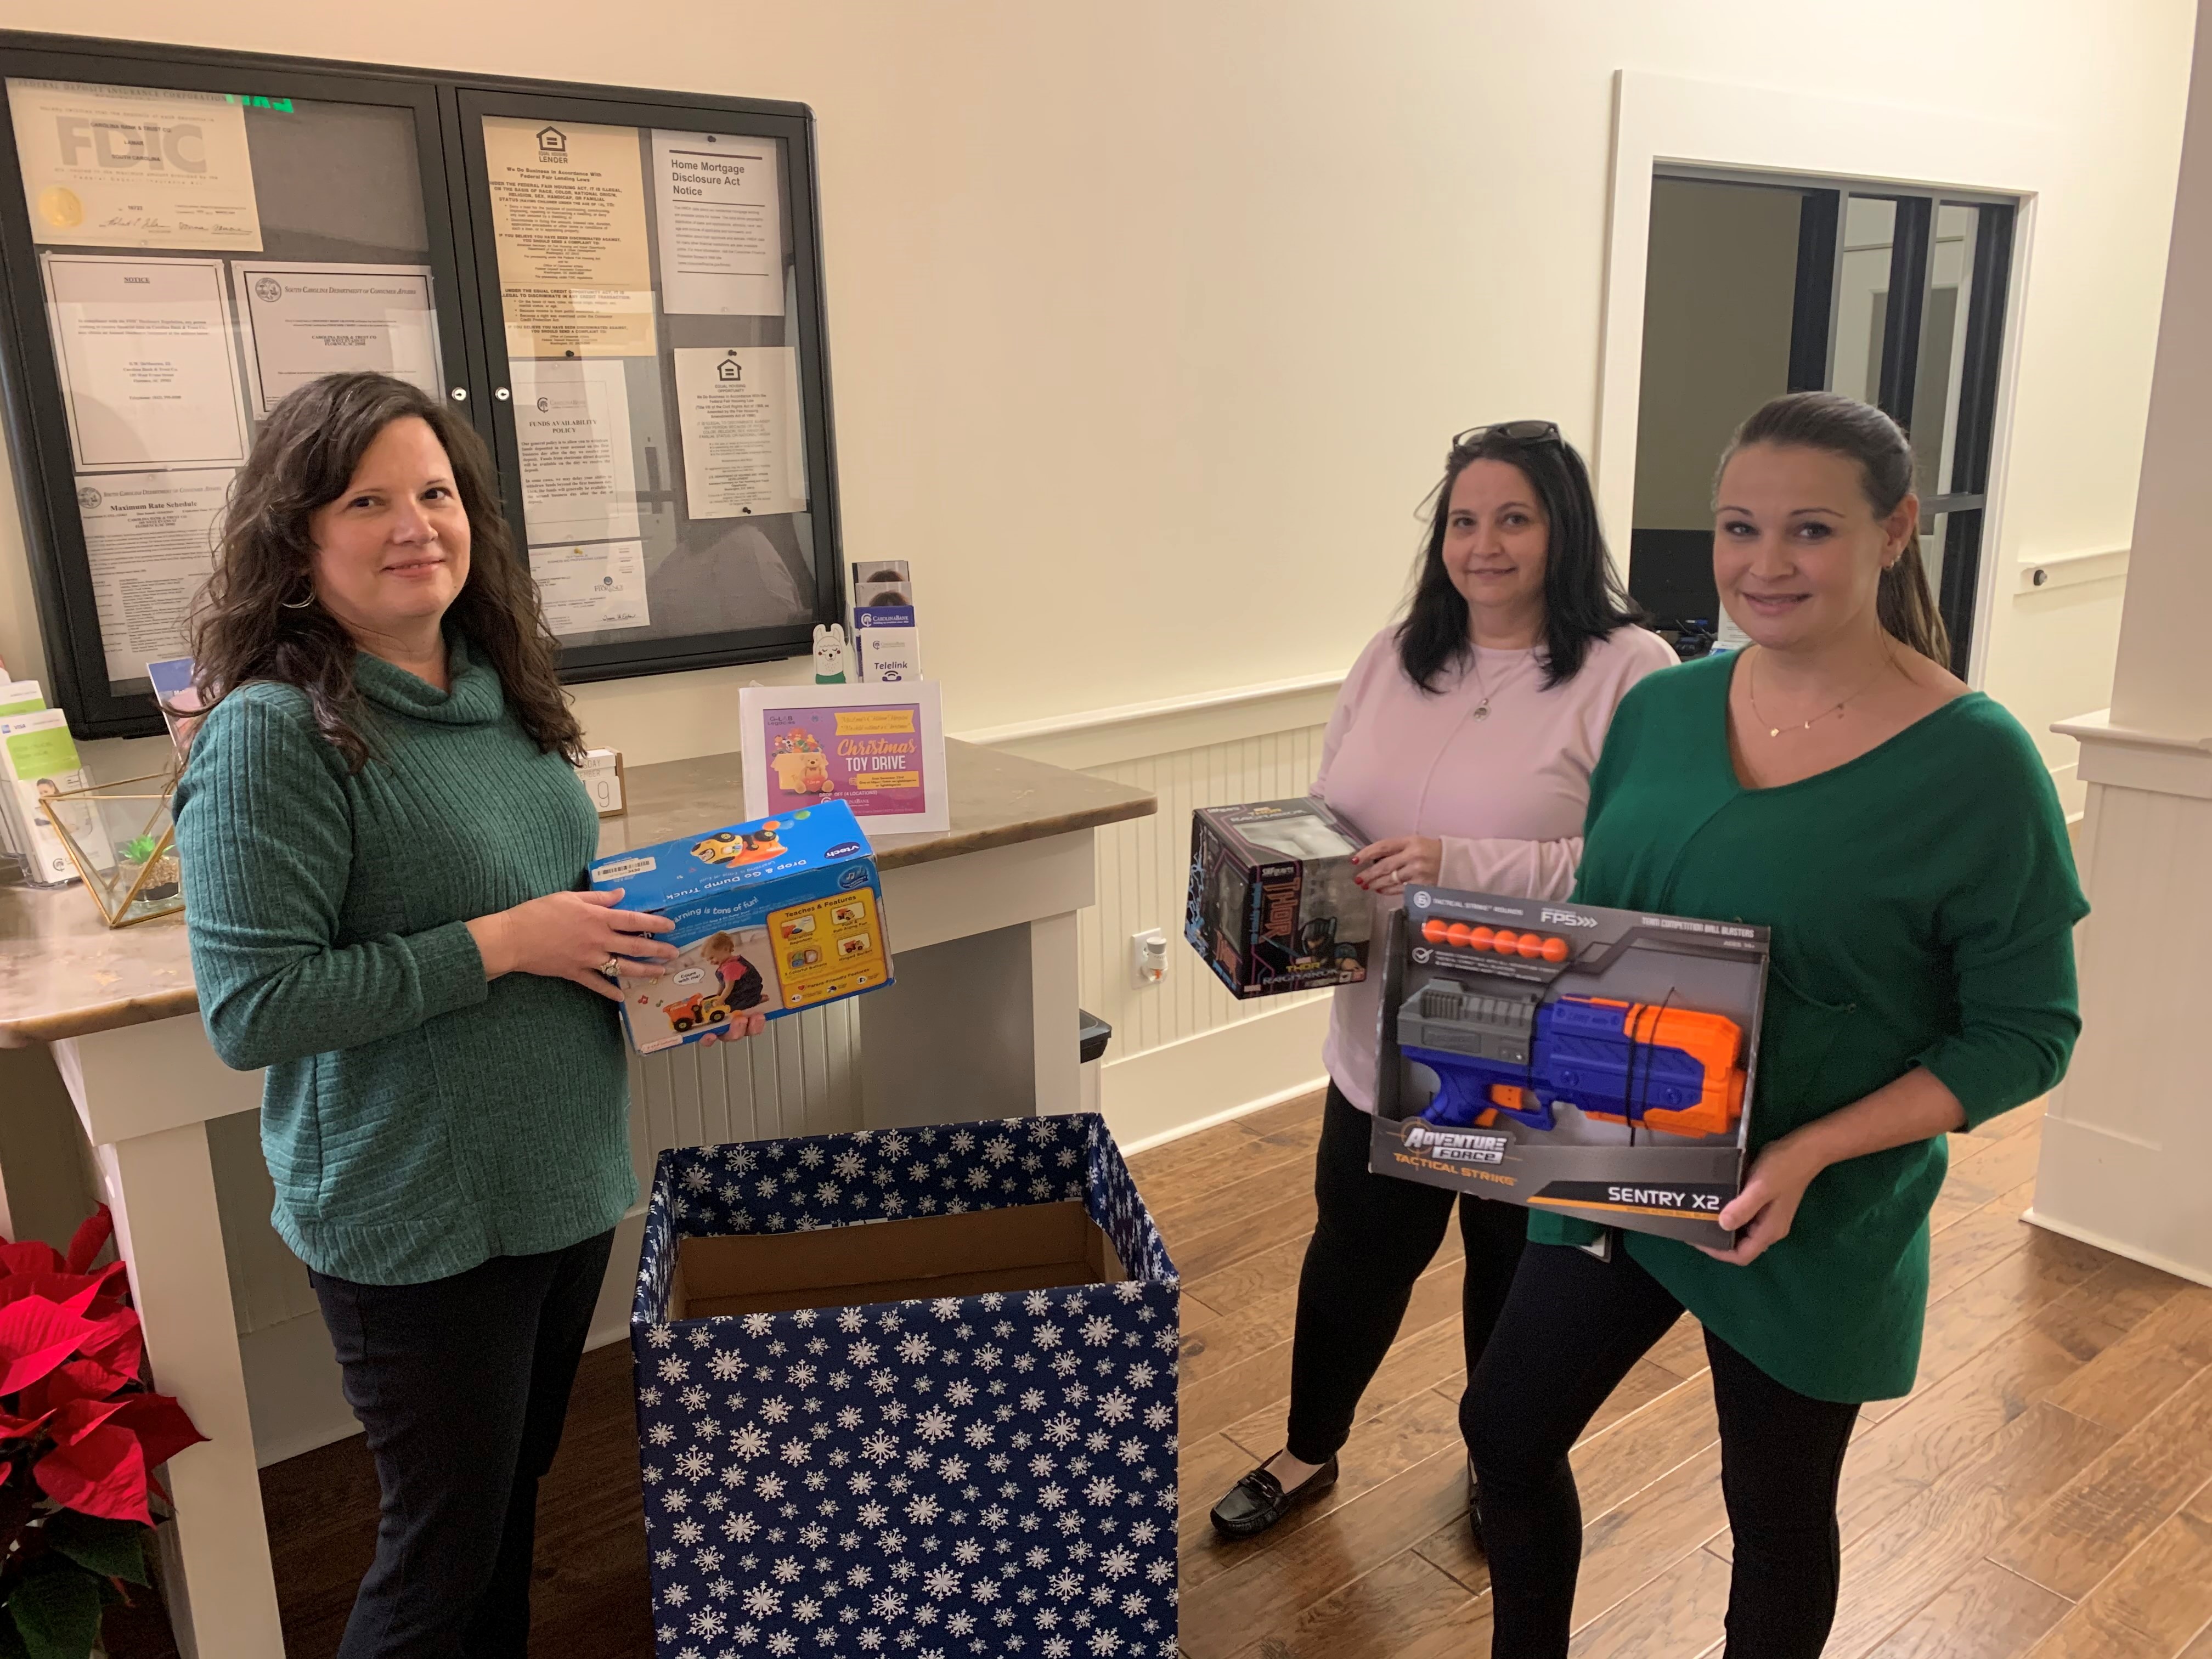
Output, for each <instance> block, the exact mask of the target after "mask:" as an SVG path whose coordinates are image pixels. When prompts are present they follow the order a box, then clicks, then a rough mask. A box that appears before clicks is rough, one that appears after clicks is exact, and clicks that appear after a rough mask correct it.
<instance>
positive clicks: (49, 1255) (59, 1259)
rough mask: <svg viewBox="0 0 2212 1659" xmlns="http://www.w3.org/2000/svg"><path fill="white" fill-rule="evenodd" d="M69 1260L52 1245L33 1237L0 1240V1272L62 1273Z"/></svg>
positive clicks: (67, 1268) (66, 1267)
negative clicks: (18, 1239)
mask: <svg viewBox="0 0 2212 1659" xmlns="http://www.w3.org/2000/svg"><path fill="white" fill-rule="evenodd" d="M68 1271H69V1262H68V1261H67V1260H65V1259H64V1256H63V1255H62V1253H61V1252H60V1251H59V1250H58V1249H55V1248H54V1247H53V1246H52V1245H51V1244H46V1243H40V1241H39V1240H37V1239H35V1238H26V1239H22V1240H20V1241H19V1242H17V1243H13V1244H9V1243H4V1242H0V1273H67V1272H68Z"/></svg>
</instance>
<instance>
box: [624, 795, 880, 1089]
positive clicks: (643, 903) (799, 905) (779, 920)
mask: <svg viewBox="0 0 2212 1659" xmlns="http://www.w3.org/2000/svg"><path fill="white" fill-rule="evenodd" d="M592 886H593V887H595V888H610V887H619V888H621V889H622V890H623V900H622V906H623V908H624V909H626V910H648V911H652V912H654V913H656V914H658V915H664V916H666V917H667V918H668V919H669V920H670V921H673V922H674V923H675V924H676V927H675V930H674V931H673V932H672V933H662V934H659V935H658V937H659V938H660V939H664V940H665V941H666V942H667V943H669V944H671V945H675V946H676V947H677V951H678V956H677V958H676V960H675V962H674V963H671V966H670V969H669V972H668V973H667V974H666V975H664V976H663V977H661V978H659V979H657V980H643V979H637V980H626V981H623V1027H624V1029H625V1030H628V1031H629V1040H630V1042H631V1043H632V1045H633V1046H635V1048H636V1049H637V1051H638V1052H639V1053H640V1054H652V1053H653V1052H654V1051H655V1050H657V1049H660V1048H676V1047H678V1046H679V1045H680V1044H683V1043H686V1042H697V1041H698V1040H699V1039H700V1038H702V1037H703V1036H706V1035H708V1033H709V1032H711V1031H722V1030H727V1029H728V1028H729V1024H730V1022H731V1020H732V1018H735V1017H736V1016H737V1015H738V1014H741V1013H744V1012H749V1011H750V1010H752V1009H756V1008H757V1009H759V1010H761V1011H762V1012H764V1013H765V1014H766V1015H767V1016H768V1017H769V1018H770V1019H774V1018H777V1017H778V1016H780V1015H783V1014H789V1013H795V1012H798V1011H799V1009H801V1008H811V1007H813V1006H816V1005H817V1004H819V1003H824V1002H835V1001H836V1000H838V999H840V998H841V997H848V996H854V995H857V994H859V993H860V992H862V991H875V990H880V989H881V988H882V987H884V986H886V985H888V984H890V982H891V953H890V944H889V943H888V942H887V941H886V940H885V939H884V913H883V883H882V879H881V878H880V877H879V876H878V874H877V872H876V860H875V854H874V852H873V850H872V848H870V847H869V846H868V838H867V837H866V836H864V835H862V834H861V833H860V822H859V820H858V819H856V818H855V817H854V816H853V809H852V808H851V807H849V806H848V805H845V803H844V802H842V801H840V800H831V801H827V802H824V803H823V805H820V806H810V807H807V808H805V809H803V810H802V811H796V812H785V813H782V814H781V815H779V816H778V817H772V818H756V819H754V820H753V821H752V822H751V823H733V824H731V825H730V826H728V827H727V828H726V829H712V830H709V831H708V832H707V833H706V834H705V835H703V836H692V837H686V838H684V839H682V840H678V841H665V842H660V843H659V845H658V846H653V847H640V848H632V849H631V850H630V851H629V852H626V853H615V854H609V855H608V856H607V857H605V858H603V859H600V860H598V861H597V862H595V863H594V864H593V865H592Z"/></svg>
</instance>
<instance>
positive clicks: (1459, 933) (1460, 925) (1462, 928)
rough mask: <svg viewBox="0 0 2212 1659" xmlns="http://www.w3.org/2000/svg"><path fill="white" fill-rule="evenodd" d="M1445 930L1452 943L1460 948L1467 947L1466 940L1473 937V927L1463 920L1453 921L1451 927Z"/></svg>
mask: <svg viewBox="0 0 2212 1659" xmlns="http://www.w3.org/2000/svg"><path fill="white" fill-rule="evenodd" d="M1447 931H1448V932H1449V933H1450V935H1451V942H1452V943H1453V944H1454V945H1458V946H1459V947H1460V948H1461V949H1462V950H1465V949H1466V948H1467V944H1468V940H1470V939H1473V938H1474V928H1472V927H1468V925H1467V924H1466V923H1465V922H1463V921H1455V922H1454V923H1452V925H1451V927H1449V929H1448V930H1447Z"/></svg>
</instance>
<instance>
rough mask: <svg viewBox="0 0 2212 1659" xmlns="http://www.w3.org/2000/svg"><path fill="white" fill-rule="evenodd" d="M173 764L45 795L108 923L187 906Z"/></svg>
mask: <svg viewBox="0 0 2212 1659" xmlns="http://www.w3.org/2000/svg"><path fill="white" fill-rule="evenodd" d="M176 787H177V770H176V769H175V768H174V767H172V768H171V769H169V770H168V771H167V772H154V773H149V774H148V775H146V776H144V777H140V778H125V779H124V780H123V781H120V782H118V783H101V784H94V786H93V787H91V788H89V789H65V790H62V791H60V792H59V793H55V794H52V795H49V796H47V798H46V810H47V811H48V813H49V814H50V815H51V817H52V820H53V825H54V828H55V829H56V830H57V831H58V832H59V834H60V836H61V838H62V845H63V846H64V848H67V849H68V851H69V855H70V862H71V863H73V864H75V865H76V872H77V874H78V875H80V876H82V877H83V878H84V886H85V890H86V891H87V892H88V893H90V894H91V895H92V897H93V902H94V903H95V904H97V905H99V906H100V915H102V916H104V917H106V920H107V925H108V926H109V927H127V926H128V925H130V924H131V922H134V921H149V920H150V919H151V918H153V917H155V916H165V915H168V914H170V913H171V912H172V911H174V910H181V909H183V908H185V889H184V874H183V872H182V871H181V870H180V869H179V866H178V863H177V825H176V821H175V819H173V817H170V815H169V796H170V793H172V792H173V790H174V789H175V788H176Z"/></svg>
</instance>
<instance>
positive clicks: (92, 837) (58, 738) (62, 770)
mask: <svg viewBox="0 0 2212 1659" xmlns="http://www.w3.org/2000/svg"><path fill="white" fill-rule="evenodd" d="M0 782H4V784H5V786H6V787H7V790H8V793H9V803H10V805H11V806H12V807H13V809H14V813H15V823H16V828H17V829H18V831H19V833H20V836H21V840H22V842H24V843H25V845H26V847H27V858H28V862H29V878H30V880H31V881H32V882H33V884H37V885H39V886H42V887H53V886H58V885H60V884H62V883H64V882H69V881H74V880H76V865H74V864H73V863H71V862H70V855H69V849H68V848H66V847H64V846H63V845H62V838H61V836H60V835H59V834H58V833H57V831H56V830H55V829H54V821H53V814H54V812H55V811H56V810H57V809H56V808H55V806H54V805H53V804H52V801H51V799H50V797H52V795H54V794H56V793H58V792H60V791H62V790H66V789H88V788H90V787H92V779H91V777H90V776H89V775H87V773H86V772H85V770H84V768H83V765H82V763H81V762H80V761H79V760H78V758H77V752H76V744H74V743H72V742H70V732H69V716H67V715H66V714H63V713H62V711H61V710H60V709H58V708H47V709H42V710H40V712H39V713H37V714H11V715H9V716H8V717H7V718H5V719H0ZM70 829H71V830H72V831H73V832H74V833H75V834H76V837H77V842H78V844H79V846H81V847H82V848H83V850H84V853H85V855H86V856H87V857H88V858H89V859H91V860H93V862H94V864H95V865H96V866H100V867H101V868H103V869H104V868H106V867H107V866H111V865H112V864H113V863H114V862H115V851H114V848H113V846H112V844H111V843H110V842H109V841H108V839H107V829H106V825H105V824H103V823H101V822H100V814H99V813H98V812H97V811H82V812H80V813H79V815H78V816H77V817H75V818H73V819H72V820H71V821H70Z"/></svg>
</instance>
